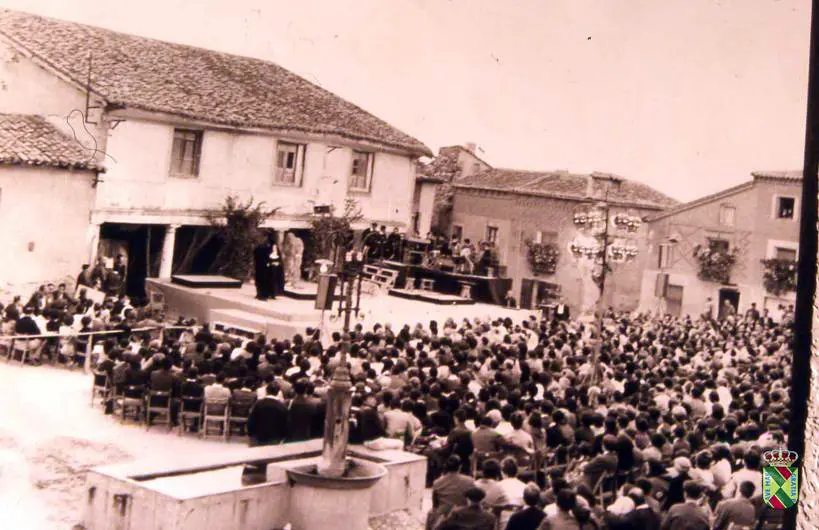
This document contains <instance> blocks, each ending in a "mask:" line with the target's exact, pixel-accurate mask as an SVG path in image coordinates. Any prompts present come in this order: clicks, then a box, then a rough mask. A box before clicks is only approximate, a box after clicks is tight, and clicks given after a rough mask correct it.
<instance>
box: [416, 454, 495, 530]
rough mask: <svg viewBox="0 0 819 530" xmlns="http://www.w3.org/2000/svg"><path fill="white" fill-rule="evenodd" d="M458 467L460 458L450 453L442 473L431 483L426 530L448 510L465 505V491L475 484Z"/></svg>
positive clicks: (435, 524) (436, 522)
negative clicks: (430, 506)
mask: <svg viewBox="0 0 819 530" xmlns="http://www.w3.org/2000/svg"><path fill="white" fill-rule="evenodd" d="M460 469H461V459H460V458H458V457H457V456H456V455H452V456H450V457H449V458H447V460H446V462H445V463H444V474H443V475H441V476H440V477H438V478H437V479H436V480H435V482H433V483H432V510H431V511H430V512H429V514H428V516H427V530H432V529H435V528H437V527H438V522H439V521H441V520H442V519H443V518H445V517H447V516H448V515H449V514H450V512H452V511H453V510H455V509H456V508H459V507H461V506H464V505H466V503H467V500H466V491H467V490H468V489H470V488H472V487H474V486H475V481H474V480H473V479H472V477H470V476H467V475H465V474H463V473H460ZM484 495H485V494H484ZM481 500H483V497H481ZM478 502H480V501H478Z"/></svg>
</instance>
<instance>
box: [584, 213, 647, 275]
mask: <svg viewBox="0 0 819 530" xmlns="http://www.w3.org/2000/svg"><path fill="white" fill-rule="evenodd" d="M608 208H609V206H608V205H607V204H605V203H601V204H597V205H595V206H593V207H592V208H590V209H589V210H588V211H578V212H575V214H574V217H573V222H574V225H575V227H577V232H578V233H577V235H576V236H575V238H574V239H572V240H571V241H570V242H569V244H568V250H569V254H571V255H572V256H573V257H574V258H576V259H577V260H579V261H582V262H586V263H588V264H589V265H591V273H592V274H591V276H592V279H593V280H594V281H595V282H597V283H598V285H599V284H601V283H602V282H604V278H605V274H606V272H611V268H610V265H611V264H620V263H628V262H631V261H634V259H635V258H637V256H638V255H639V250H638V248H637V245H636V243H635V242H634V241H633V240H631V239H630V238H629V237H628V236H629V235H631V234H633V233H635V232H637V230H639V229H640V227H641V226H642V219H641V218H640V217H639V216H638V215H631V214H628V213H624V212H618V213H615V214H612V213H611V212H610V211H608ZM621 234H622V235H621ZM623 236H625V237H623Z"/></svg>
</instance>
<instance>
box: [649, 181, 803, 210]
mask: <svg viewBox="0 0 819 530" xmlns="http://www.w3.org/2000/svg"><path fill="white" fill-rule="evenodd" d="M751 176H752V177H753V178H754V179H753V180H749V181H746V182H743V183H742V184H739V185H737V186H732V187H730V188H727V189H724V190H720V191H718V192H716V193H711V194H710V195H705V196H704V197H700V198H699V199H694V200H693V201H689V202H686V203H683V204H678V205H677V206H675V207H674V208H671V209H669V210H666V211H664V212H661V213H659V214H657V215H655V216H654V217H652V218H651V219H649V221H657V220H660V219H665V218H666V217H669V216H672V215H676V214H678V213H680V212H685V211H688V210H691V209H692V208H696V207H698V206H702V205H703V204H708V203H711V202H714V201H717V200H723V199H725V198H727V197H731V196H733V195H736V194H737V193H742V192H744V191H747V190H749V189H752V188H753V187H754V183H755V182H756V181H758V180H779V181H786V182H794V183H795V182H800V181H801V180H802V172H801V171H753V172H751Z"/></svg>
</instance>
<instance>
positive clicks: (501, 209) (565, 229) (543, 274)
mask: <svg viewBox="0 0 819 530" xmlns="http://www.w3.org/2000/svg"><path fill="white" fill-rule="evenodd" d="M609 177H611V176H610V175H604V174H591V175H577V174H570V173H569V172H565V171H557V172H531V171H516V170H506V169H490V170H488V171H481V172H479V173H476V174H474V175H471V176H467V177H463V178H461V179H459V180H458V181H456V182H455V184H454V189H455V193H454V204H453V214H452V225H451V228H450V233H451V234H452V235H456V236H458V237H459V238H461V239H462V240H465V239H470V241H471V242H472V243H478V242H480V241H491V242H493V243H494V244H495V247H496V249H497V252H498V258H499V262H500V263H501V266H502V267H501V269H502V271H503V273H504V274H505V275H506V276H507V277H509V278H512V280H513V283H512V293H511V294H512V296H513V297H514V298H515V299H516V300H517V302H518V304H519V305H520V306H521V307H525V308H529V307H535V306H537V305H539V304H541V303H548V302H551V301H554V300H555V299H556V298H559V297H560V298H562V299H563V300H564V301H565V303H567V304H568V305H569V306H570V307H572V309H573V310H575V311H577V310H579V309H580V308H581V307H583V306H585V305H587V304H584V300H587V299H588V298H589V296H590V293H589V287H588V286H587V285H588V278H587V276H588V272H587V271H585V272H584V271H583V270H582V268H581V267H580V263H579V262H578V261H577V260H575V259H574V258H573V257H572V255H571V253H570V252H569V250H568V246H569V243H570V242H571V241H572V240H573V239H574V238H575V236H576V235H577V233H578V232H577V229H576V227H575V225H574V215H575V214H576V213H578V212H581V211H585V210H588V209H589V208H590V207H591V206H593V205H594V204H596V203H597V202H599V201H600V200H603V199H605V198H608V203H609V204H610V215H611V216H614V215H616V214H617V213H620V212H623V213H629V214H631V215H639V216H641V217H644V216H647V215H650V214H656V213H658V212H660V211H662V210H663V209H665V208H667V207H669V206H671V205H674V204H676V202H675V201H674V200H673V199H670V198H668V197H666V196H665V195H663V194H661V193H659V192H657V191H656V190H653V189H652V188H650V187H648V186H645V185H643V184H640V183H637V182H633V181H629V180H624V179H623V180H622V183H621V184H620V186H619V187H615V188H609V189H608V191H607V184H606V182H607V179H608V178H609ZM640 230H644V228H641V229H640ZM641 235H642V232H638V233H636V234H633V235H632V239H634V241H635V244H637V245H639V246H640V250H641V253H642V252H644V248H643V246H644V245H643V242H644V239H645V238H644V236H642V237H641ZM533 245H547V246H549V247H550V248H552V249H553V250H554V251H556V253H557V257H556V262H555V264H554V267H553V268H552V269H547V270H543V269H542V268H539V267H537V266H534V265H533V263H532V262H531V260H530V257H529V256H530V252H531V248H532V247H533ZM640 278H641V274H640V261H639V259H638V260H637V261H635V262H632V263H628V264H623V265H619V266H617V267H615V270H614V273H613V274H610V275H609V276H608V279H607V282H606V289H605V292H604V303H605V304H607V305H610V306H613V307H617V308H624V309H633V308H635V307H636V306H637V303H638V300H639V292H640Z"/></svg>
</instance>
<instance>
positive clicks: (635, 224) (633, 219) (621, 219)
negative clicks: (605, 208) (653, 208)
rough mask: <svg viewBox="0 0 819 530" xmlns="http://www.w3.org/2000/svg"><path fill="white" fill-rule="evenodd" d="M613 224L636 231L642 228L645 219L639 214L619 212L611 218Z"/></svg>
mask: <svg viewBox="0 0 819 530" xmlns="http://www.w3.org/2000/svg"><path fill="white" fill-rule="evenodd" d="M611 224H612V226H614V228H617V229H619V230H625V231H627V232H631V233H634V232H636V231H637V230H639V229H640V226H642V224H643V220H642V219H641V218H640V216H639V215H629V214H627V213H622V212H621V213H617V214H614V216H613V217H612V218H611Z"/></svg>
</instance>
